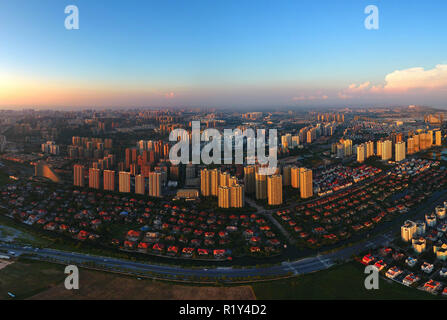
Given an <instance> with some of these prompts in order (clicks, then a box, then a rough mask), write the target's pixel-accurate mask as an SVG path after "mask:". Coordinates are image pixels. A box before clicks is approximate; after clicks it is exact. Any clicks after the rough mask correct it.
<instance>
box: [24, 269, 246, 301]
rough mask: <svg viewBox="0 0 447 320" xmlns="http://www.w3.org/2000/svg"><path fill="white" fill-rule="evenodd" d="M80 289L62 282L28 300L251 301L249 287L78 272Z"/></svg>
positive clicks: (86, 271)
mask: <svg viewBox="0 0 447 320" xmlns="http://www.w3.org/2000/svg"><path fill="white" fill-rule="evenodd" d="M79 280H80V288H79V290H72V291H68V290H66V289H65V288H64V285H63V283H61V284H59V285H58V286H56V287H54V288H51V289H48V290H46V291H44V292H41V293H39V294H37V295H35V296H33V297H31V299H38V300H41V299H44V300H48V299H63V300H65V299H69V300H71V299H84V300H91V299H106V300H115V299H126V300H127V299H128V300H185V299H192V300H253V299H255V297H254V295H253V292H252V290H251V288H250V287H249V286H242V287H197V286H187V285H177V284H170V283H163V282H158V281H151V280H146V279H142V280H138V279H135V278H130V277H125V276H118V275H113V274H106V273H102V272H96V271H88V270H80V276H79Z"/></svg>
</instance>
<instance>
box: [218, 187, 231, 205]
mask: <svg viewBox="0 0 447 320" xmlns="http://www.w3.org/2000/svg"><path fill="white" fill-rule="evenodd" d="M217 198H218V206H219V208H230V205H231V188H230V187H227V186H219V188H218V197H217Z"/></svg>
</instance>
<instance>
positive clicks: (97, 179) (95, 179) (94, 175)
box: [88, 168, 101, 190]
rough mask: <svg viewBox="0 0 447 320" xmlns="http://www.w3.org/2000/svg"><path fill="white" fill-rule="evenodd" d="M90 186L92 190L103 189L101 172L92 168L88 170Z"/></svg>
mask: <svg viewBox="0 0 447 320" xmlns="http://www.w3.org/2000/svg"><path fill="white" fill-rule="evenodd" d="M88 186H89V187H90V188H92V189H97V190H99V189H100V188H101V170H100V169H95V168H90V169H88Z"/></svg>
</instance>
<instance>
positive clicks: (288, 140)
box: [281, 133, 300, 149]
mask: <svg viewBox="0 0 447 320" xmlns="http://www.w3.org/2000/svg"><path fill="white" fill-rule="evenodd" d="M299 144H300V136H299V135H294V136H292V134H290V133H287V134H285V135H283V136H281V145H282V146H283V148H285V149H291V148H295V147H297V146H299Z"/></svg>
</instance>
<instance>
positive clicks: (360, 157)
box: [356, 144, 365, 163]
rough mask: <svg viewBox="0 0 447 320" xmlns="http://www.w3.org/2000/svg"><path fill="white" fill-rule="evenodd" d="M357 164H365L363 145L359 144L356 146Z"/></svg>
mask: <svg viewBox="0 0 447 320" xmlns="http://www.w3.org/2000/svg"><path fill="white" fill-rule="evenodd" d="M356 152H357V162H359V163H363V162H365V145H364V144H360V145H358V146H357V150H356Z"/></svg>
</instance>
